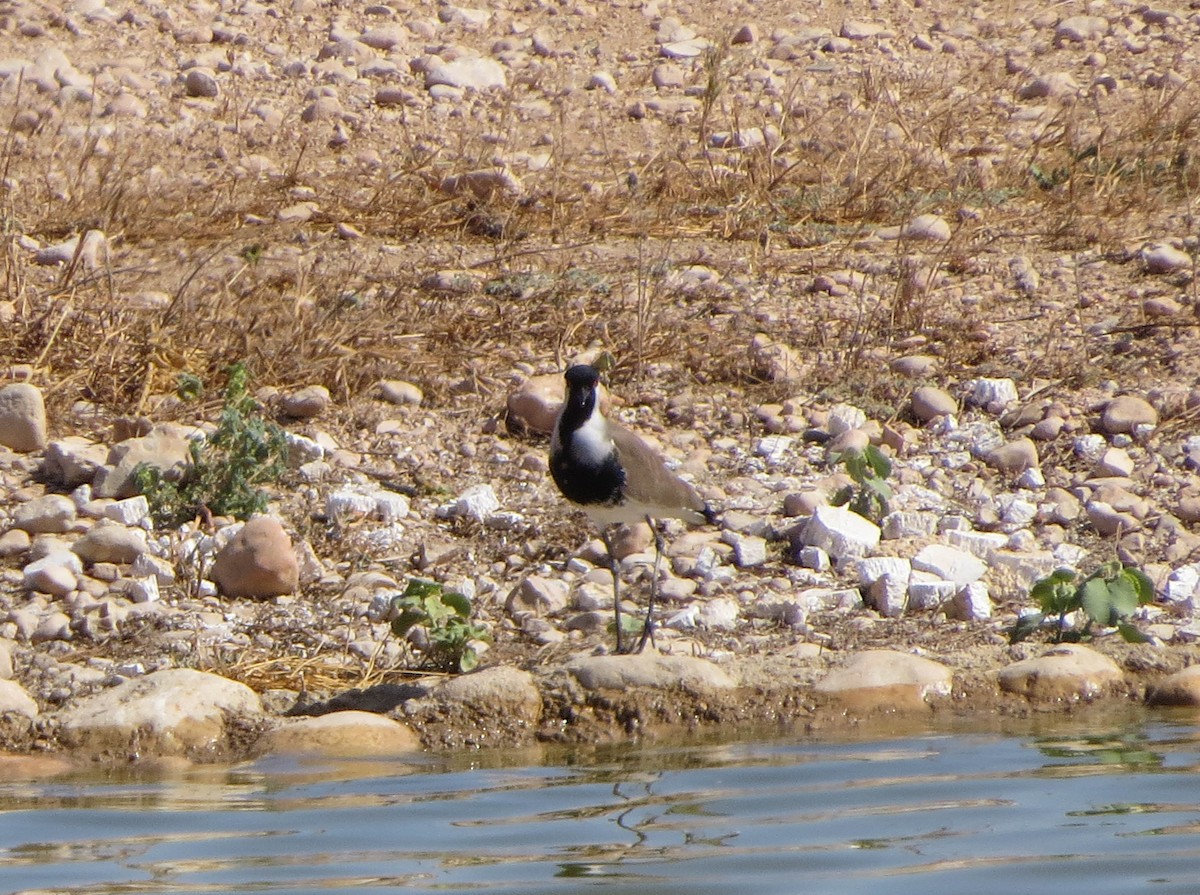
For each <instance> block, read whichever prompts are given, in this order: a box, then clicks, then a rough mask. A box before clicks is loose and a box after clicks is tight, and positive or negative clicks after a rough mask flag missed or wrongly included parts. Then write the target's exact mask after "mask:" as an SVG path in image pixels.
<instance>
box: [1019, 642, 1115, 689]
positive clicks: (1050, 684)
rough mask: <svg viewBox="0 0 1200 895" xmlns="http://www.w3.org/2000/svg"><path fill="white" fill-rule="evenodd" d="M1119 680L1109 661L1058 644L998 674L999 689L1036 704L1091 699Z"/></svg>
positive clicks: (1075, 645)
mask: <svg viewBox="0 0 1200 895" xmlns="http://www.w3.org/2000/svg"><path fill="white" fill-rule="evenodd" d="M1121 679H1122V674H1121V669H1120V668H1118V667H1117V664H1116V663H1115V662H1113V660H1112V659H1110V658H1108V657H1107V656H1103V655H1101V654H1100V653H1098V652H1096V651H1095V650H1093V649H1090V648H1088V647H1086V646H1081V645H1080V644H1078V643H1064V644H1060V645H1058V646H1056V647H1054V648H1052V649H1050V650H1047V651H1046V652H1045V653H1044V654H1042V655H1041V656H1038V657H1037V658H1035V659H1025V660H1024V661H1022V662H1015V663H1013V664H1012V665H1009V666H1008V667H1007V668H1003V669H1001V670H1000V688H1001V689H1003V690H1005V691H1007V692H1009V693H1018V694H1020V695H1022V696H1027V697H1029V698H1030V699H1033V700H1037V701H1054V702H1061V701H1064V700H1077V699H1093V698H1095V697H1097V696H1100V695H1102V694H1103V693H1104V692H1105V691H1106V690H1108V689H1110V688H1112V687H1113V686H1114V685H1115V684H1117V683H1119V682H1120V681H1121Z"/></svg>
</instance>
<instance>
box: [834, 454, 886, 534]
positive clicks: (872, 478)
mask: <svg viewBox="0 0 1200 895" xmlns="http://www.w3.org/2000/svg"><path fill="white" fill-rule="evenodd" d="M830 463H831V464H833V465H837V464H839V463H840V464H841V465H842V466H844V467H845V469H846V474H847V475H849V476H850V478H852V479H854V484H853V485H846V486H845V487H844V488H842V489H841V490H839V491H838V492H837V494H835V495H834V496H833V499H832V500H831V501H830V503H832V504H833V505H834V506H835V507H840V506H846V507H849V508H850V509H851V510H853V511H854V512H856V513H858V515H860V516H862V517H863V518H864V519H870V520H871V521H872V522H875V523H879V522H880V521H882V519H883V517H884V516H886V515H887V514H888V513H890V512H891V504H890V501H891V499H892V486H891V485H889V484H888V483H887V477H888V476H889V475H891V474H892V461H891V460H889V459H888V458H887V455H885V454H884V453H883V451H881V450H880V449H879V448H877V447H876V446H875V445H873V444H871V445H867V447H866V449H865V450H861V451H859V450H848V451H845V452H844V453H841V454H834V455H832V456H831V457H830Z"/></svg>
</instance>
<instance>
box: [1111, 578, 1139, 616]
mask: <svg viewBox="0 0 1200 895" xmlns="http://www.w3.org/2000/svg"><path fill="white" fill-rule="evenodd" d="M1108 596H1109V602H1110V604H1111V605H1112V610H1113V613H1114V614H1115V615H1116V616H1117V618H1127V617H1129V616H1131V615H1133V613H1134V612H1135V611H1136V610H1137V608H1138V592H1137V585H1136V583H1135V582H1134V581H1133V580H1132V579H1131V578H1130V577H1129V576H1127V575H1125V574H1124V573H1121V574H1120V575H1119V576H1117V577H1116V578H1114V579H1113V580H1112V581H1110V582H1108Z"/></svg>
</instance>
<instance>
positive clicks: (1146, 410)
mask: <svg viewBox="0 0 1200 895" xmlns="http://www.w3.org/2000/svg"><path fill="white" fill-rule="evenodd" d="M1140 425H1146V426H1157V425H1158V411H1157V410H1155V409H1154V406H1153V405H1152V404H1151V403H1150V402H1149V401H1147V400H1146V399H1145V398H1139V397H1138V396H1137V395H1118V396H1117V397H1115V398H1113V399H1112V400H1111V401H1109V402H1108V404H1106V405H1105V407H1104V413H1103V414H1102V416H1101V417H1100V427H1101V428H1102V429H1103V430H1104V431H1105V432H1107V433H1108V434H1109V435H1115V434H1118V433H1122V432H1132V431H1133V430H1134V427H1136V426H1140Z"/></svg>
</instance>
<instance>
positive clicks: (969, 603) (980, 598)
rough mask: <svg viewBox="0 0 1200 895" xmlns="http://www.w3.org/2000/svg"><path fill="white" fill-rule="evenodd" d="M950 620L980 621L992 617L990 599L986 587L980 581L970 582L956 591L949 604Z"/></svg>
mask: <svg viewBox="0 0 1200 895" xmlns="http://www.w3.org/2000/svg"><path fill="white" fill-rule="evenodd" d="M950 615H951V617H952V618H957V619H961V620H962V621H982V620H983V619H987V618H991V617H992V598H991V595H990V594H989V593H988V586H987V585H986V584H984V583H983V582H982V581H972V582H971V583H970V584H965V585H963V586H962V587H960V588H959V589H958V591H957V592H956V593H955V594H954V599H953V601H952V602H951V604H950Z"/></svg>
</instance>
